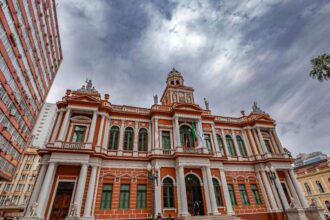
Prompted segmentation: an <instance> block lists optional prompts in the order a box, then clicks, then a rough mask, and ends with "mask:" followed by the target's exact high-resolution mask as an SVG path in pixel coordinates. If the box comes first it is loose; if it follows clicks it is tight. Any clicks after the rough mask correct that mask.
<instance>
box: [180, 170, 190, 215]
mask: <svg viewBox="0 0 330 220" xmlns="http://www.w3.org/2000/svg"><path fill="white" fill-rule="evenodd" d="M177 170H178V172H179V180H180V195H181V216H190V214H189V212H188V204H187V192H186V181H185V178H184V170H183V166H179V167H178V169H177Z"/></svg>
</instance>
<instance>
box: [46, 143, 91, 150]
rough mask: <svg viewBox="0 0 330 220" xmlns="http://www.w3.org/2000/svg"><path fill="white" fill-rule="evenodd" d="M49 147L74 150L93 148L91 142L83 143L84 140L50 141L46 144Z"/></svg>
mask: <svg viewBox="0 0 330 220" xmlns="http://www.w3.org/2000/svg"><path fill="white" fill-rule="evenodd" d="M46 147H47V148H61V149H72V150H91V149H92V145H91V144H90V143H82V142H72V143H65V142H55V143H49V144H47V146H46Z"/></svg>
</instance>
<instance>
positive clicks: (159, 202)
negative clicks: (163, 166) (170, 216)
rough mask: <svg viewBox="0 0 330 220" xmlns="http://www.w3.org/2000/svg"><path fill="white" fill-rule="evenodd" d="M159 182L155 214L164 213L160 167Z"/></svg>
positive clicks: (156, 190) (156, 192) (156, 189)
mask: <svg viewBox="0 0 330 220" xmlns="http://www.w3.org/2000/svg"><path fill="white" fill-rule="evenodd" d="M157 178H158V184H157V182H155V215H156V214H157V213H162V204H161V201H162V196H161V179H160V169H159V171H158V173H157Z"/></svg>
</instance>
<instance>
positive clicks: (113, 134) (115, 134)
mask: <svg viewBox="0 0 330 220" xmlns="http://www.w3.org/2000/svg"><path fill="white" fill-rule="evenodd" d="M118 141H119V127H117V126H112V127H111V129H110V138H109V143H108V149H109V150H117V149H118Z"/></svg>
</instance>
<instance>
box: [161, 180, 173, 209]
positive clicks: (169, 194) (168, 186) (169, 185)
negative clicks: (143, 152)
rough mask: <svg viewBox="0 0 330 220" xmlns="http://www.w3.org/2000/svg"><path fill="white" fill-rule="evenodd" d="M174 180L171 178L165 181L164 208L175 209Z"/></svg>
mask: <svg viewBox="0 0 330 220" xmlns="http://www.w3.org/2000/svg"><path fill="white" fill-rule="evenodd" d="M173 191H174V189H173V180H172V179H171V178H169V177H167V178H165V179H164V180H163V204H164V208H174V193H173Z"/></svg>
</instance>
